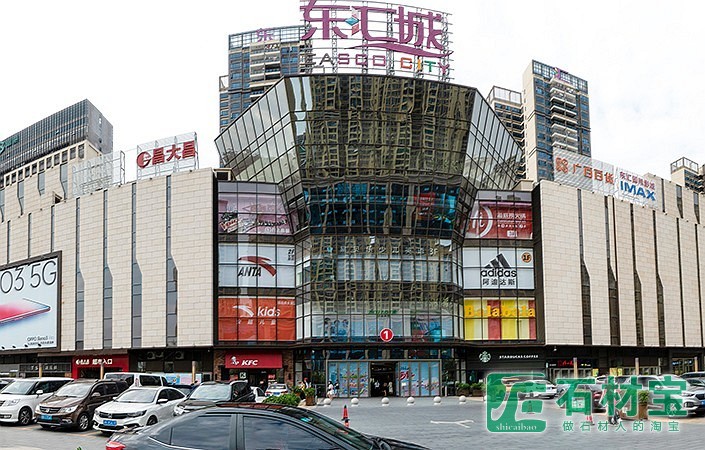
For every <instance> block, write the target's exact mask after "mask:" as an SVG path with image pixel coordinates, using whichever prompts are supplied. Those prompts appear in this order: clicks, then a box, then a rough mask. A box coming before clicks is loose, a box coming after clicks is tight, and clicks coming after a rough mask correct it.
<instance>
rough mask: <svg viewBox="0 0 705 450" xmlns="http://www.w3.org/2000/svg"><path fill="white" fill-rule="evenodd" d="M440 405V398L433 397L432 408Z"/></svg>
mask: <svg viewBox="0 0 705 450" xmlns="http://www.w3.org/2000/svg"><path fill="white" fill-rule="evenodd" d="M440 404H441V398H440V397H439V396H435V397H433V406H438V405H440Z"/></svg>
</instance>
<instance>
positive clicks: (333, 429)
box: [106, 403, 426, 450]
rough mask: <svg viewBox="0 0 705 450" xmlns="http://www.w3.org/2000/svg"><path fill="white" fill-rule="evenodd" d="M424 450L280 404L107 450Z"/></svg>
mask: <svg viewBox="0 0 705 450" xmlns="http://www.w3.org/2000/svg"><path fill="white" fill-rule="evenodd" d="M173 448H178V449H182V450H188V449H208V450H240V449H242V450H249V449H254V448H286V449H290V450H294V449H297V450H298V449H300V450H312V449H332V448H336V449H347V450H362V449H364V450H372V449H388V450H394V449H399V450H404V449H407V450H424V449H426V447H422V446H419V445H416V444H412V443H409V442H402V441H397V440H393V439H386V438H380V437H376V436H368V435H365V434H362V433H360V432H357V431H355V430H353V429H350V428H346V427H344V426H343V425H342V424H340V423H338V422H336V421H334V420H333V419H329V418H328V417H326V416H323V415H321V414H318V413H315V412H313V411H310V410H307V409H303V408H297V407H295V406H284V405H275V404H262V403H250V404H223V405H218V406H217V407H213V408H206V409H202V410H200V411H195V412H193V413H191V414H186V415H183V416H181V417H177V418H175V419H173V420H169V421H167V422H163V423H161V424H158V425H155V426H154V427H152V428H147V429H144V430H141V431H137V432H128V433H125V434H121V435H118V434H115V435H113V437H112V438H111V439H110V441H108V443H107V445H106V449H108V450H111V449H115V450H118V449H120V450H132V449H140V450H156V449H173Z"/></svg>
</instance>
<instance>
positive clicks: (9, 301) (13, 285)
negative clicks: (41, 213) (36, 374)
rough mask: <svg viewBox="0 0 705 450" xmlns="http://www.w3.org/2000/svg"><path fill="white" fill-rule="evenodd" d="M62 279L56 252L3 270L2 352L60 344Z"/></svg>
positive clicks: (0, 277)
mask: <svg viewBox="0 0 705 450" xmlns="http://www.w3.org/2000/svg"><path fill="white" fill-rule="evenodd" d="M60 278H61V273H60V269H59V256H58V255H55V254H54V255H52V256H49V255H47V256H43V257H40V258H33V259H30V260H25V261H20V262H17V263H13V264H11V265H8V266H4V267H2V268H1V269H0V352H2V351H3V350H19V349H25V348H35V349H36V348H39V347H41V348H42V349H47V348H56V347H58V342H59V333H58V317H59V307H60V302H59V286H61V279H60Z"/></svg>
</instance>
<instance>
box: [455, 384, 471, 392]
mask: <svg viewBox="0 0 705 450" xmlns="http://www.w3.org/2000/svg"><path fill="white" fill-rule="evenodd" d="M472 386H474V384H473V385H472ZM472 386H470V385H469V384H468V383H458V385H457V386H456V389H458V390H459V391H469V390H470V389H472Z"/></svg>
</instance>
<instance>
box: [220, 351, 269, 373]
mask: <svg viewBox="0 0 705 450" xmlns="http://www.w3.org/2000/svg"><path fill="white" fill-rule="evenodd" d="M225 368H226V369H281V368H282V354H281V353H253V352H240V351H236V350H233V351H229V352H226V353H225Z"/></svg>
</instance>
